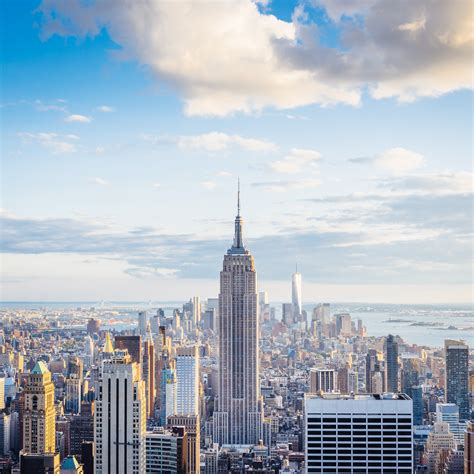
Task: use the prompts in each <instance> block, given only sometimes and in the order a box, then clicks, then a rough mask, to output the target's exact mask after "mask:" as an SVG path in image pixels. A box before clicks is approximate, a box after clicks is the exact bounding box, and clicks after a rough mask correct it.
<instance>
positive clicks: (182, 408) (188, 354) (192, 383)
mask: <svg viewBox="0 0 474 474" xmlns="http://www.w3.org/2000/svg"><path fill="white" fill-rule="evenodd" d="M176 377H177V379H178V386H177V391H176V413H177V414H178V415H198V414H199V352H198V348H197V346H191V347H178V349H177V350H176Z"/></svg>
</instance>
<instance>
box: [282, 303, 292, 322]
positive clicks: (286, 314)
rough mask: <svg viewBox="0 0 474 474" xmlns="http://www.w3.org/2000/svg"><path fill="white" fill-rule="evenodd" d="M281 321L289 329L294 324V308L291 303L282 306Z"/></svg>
mask: <svg viewBox="0 0 474 474" xmlns="http://www.w3.org/2000/svg"><path fill="white" fill-rule="evenodd" d="M281 319H282V321H283V322H284V323H285V324H286V326H288V327H291V325H292V324H293V306H292V304H291V303H283V304H282V305H281Z"/></svg>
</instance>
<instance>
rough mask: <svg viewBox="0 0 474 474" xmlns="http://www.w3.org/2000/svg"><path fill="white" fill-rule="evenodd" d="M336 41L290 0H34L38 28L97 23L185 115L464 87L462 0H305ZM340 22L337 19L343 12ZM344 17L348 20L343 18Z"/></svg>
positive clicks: (466, 28) (468, 16)
mask: <svg viewBox="0 0 474 474" xmlns="http://www.w3.org/2000/svg"><path fill="white" fill-rule="evenodd" d="M313 5H316V6H318V7H321V6H322V7H323V8H325V9H326V12H327V13H328V16H329V18H330V21H332V22H333V23H334V25H335V27H336V28H337V30H338V37H339V38H340V44H338V45H336V46H335V47H327V46H325V45H322V44H321V42H320V41H319V37H320V29H321V27H323V26H324V25H317V24H315V23H312V22H311V21H310V20H309V19H308V18H311V16H309V15H308V14H307V11H305V9H310V8H312V7H311V6H309V5H308V4H305V6H303V5H301V4H300V5H299V6H298V7H297V9H296V10H295V12H294V14H293V18H292V21H283V20H280V19H278V18H276V17H275V16H273V15H271V14H269V13H268V12H267V11H266V10H265V9H261V8H259V6H258V5H257V4H256V3H255V2H253V1H252V0H241V1H226V2H177V3H176V2H169V1H167V0H157V1H155V2H131V1H129V0H117V1H116V2H114V5H113V8H111V7H110V2H108V1H105V0H96V1H95V2H82V1H80V0H70V1H68V2H62V1H60V0H43V2H42V3H41V5H40V7H39V9H38V10H39V11H40V12H41V13H42V36H43V38H45V39H47V38H49V37H50V36H52V35H54V34H59V35H62V36H75V37H85V36H95V35H97V34H99V33H100V31H102V28H106V29H107V30H108V33H109V34H110V36H111V37H112V39H113V40H114V41H115V42H116V43H118V44H119V45H120V46H121V47H122V56H123V57H124V58H126V59H129V58H135V59H137V60H138V61H139V62H141V63H142V64H146V65H148V66H149V67H150V68H151V70H152V71H153V72H154V73H155V74H156V76H157V78H158V80H159V81H162V82H167V83H169V84H171V86H172V87H174V88H175V89H176V90H177V91H178V93H179V94H180V95H181V97H182V98H183V100H184V104H185V112H186V113H187V114H188V115H215V116H224V115H228V114H232V113H234V112H244V113H251V112H255V111H259V110H261V109H262V108H264V107H268V106H271V107H276V108H279V109H288V108H294V107H298V106H303V105H308V104H321V105H323V106H326V105H331V104H337V103H343V104H350V105H358V104H359V103H360V101H361V96H362V91H364V90H366V89H368V90H369V92H370V94H371V95H372V96H373V97H374V98H376V99H381V98H386V97H396V98H397V99H399V100H402V101H411V100H414V99H416V98H417V97H425V96H438V95H441V94H444V93H447V92H451V91H454V90H459V89H464V88H471V87H472V74H471V64H472V57H471V51H472V46H473V31H474V29H473V28H472V8H471V7H472V5H471V2H470V0H458V1H456V2H455V3H454V4H453V3H452V2H447V1H446V2H440V1H437V0H412V1H410V2H406V1H402V0H342V1H341V0H314V1H313ZM344 19H345V21H342V20H344ZM347 20H350V21H347Z"/></svg>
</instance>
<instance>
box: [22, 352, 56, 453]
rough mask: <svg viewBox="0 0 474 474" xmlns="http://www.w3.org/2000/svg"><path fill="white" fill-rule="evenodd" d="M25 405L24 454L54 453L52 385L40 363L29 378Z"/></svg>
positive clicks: (49, 375) (54, 427)
mask: <svg viewBox="0 0 474 474" xmlns="http://www.w3.org/2000/svg"><path fill="white" fill-rule="evenodd" d="M24 403H25V406H24V412H23V454H46V453H48V454H51V453H55V452H56V425H55V421H56V409H55V407H54V384H53V382H52V381H51V372H50V371H49V370H48V368H47V366H46V364H45V363H44V362H43V361H38V362H37V363H36V364H35V366H34V367H33V369H32V370H31V372H30V374H29V375H28V380H27V384H26V387H25V391H24Z"/></svg>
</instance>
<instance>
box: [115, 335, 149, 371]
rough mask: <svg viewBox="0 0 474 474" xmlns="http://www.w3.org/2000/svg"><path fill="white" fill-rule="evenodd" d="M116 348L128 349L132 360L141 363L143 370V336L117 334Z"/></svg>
mask: <svg viewBox="0 0 474 474" xmlns="http://www.w3.org/2000/svg"><path fill="white" fill-rule="evenodd" d="M114 343H115V344H114V347H115V349H120V350H125V349H126V350H127V351H128V354H129V355H130V358H131V362H136V363H137V364H139V369H140V370H141V365H142V363H143V360H142V338H141V336H115V338H114Z"/></svg>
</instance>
